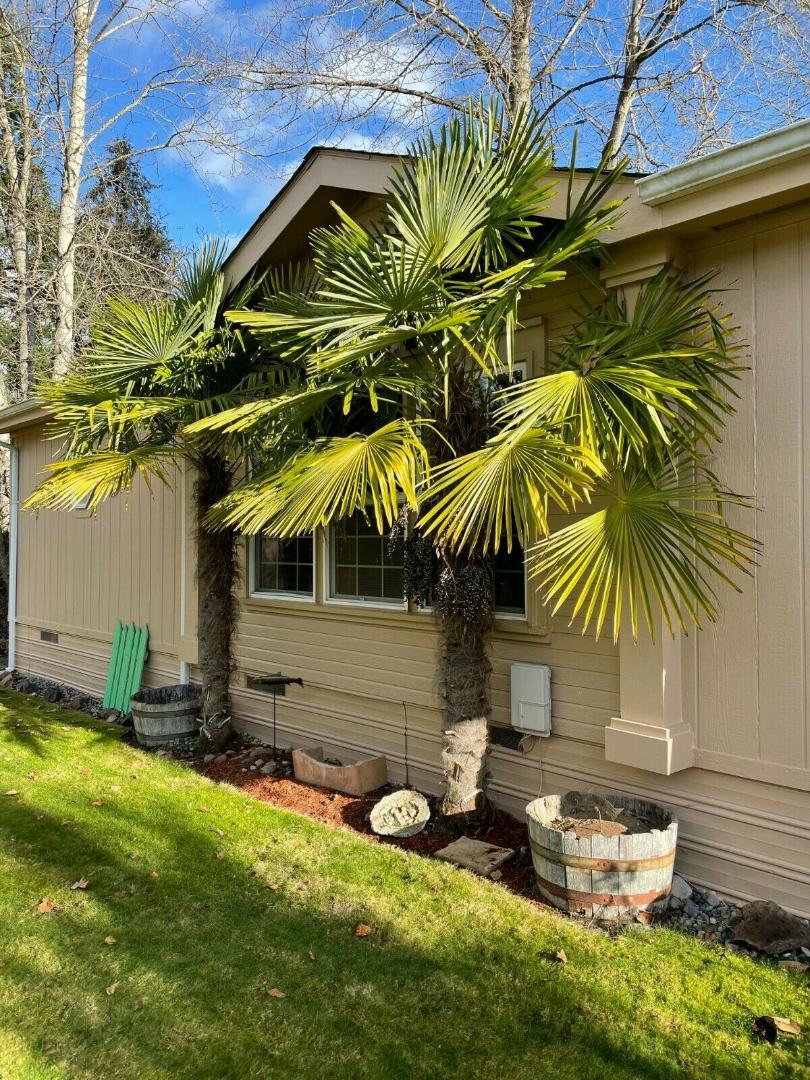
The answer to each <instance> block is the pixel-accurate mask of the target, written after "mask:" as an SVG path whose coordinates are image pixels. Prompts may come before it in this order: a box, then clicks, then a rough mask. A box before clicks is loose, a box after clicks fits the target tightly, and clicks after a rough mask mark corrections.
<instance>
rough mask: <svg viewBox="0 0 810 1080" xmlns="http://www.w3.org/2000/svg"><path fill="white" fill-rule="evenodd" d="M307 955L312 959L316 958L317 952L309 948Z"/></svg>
mask: <svg viewBox="0 0 810 1080" xmlns="http://www.w3.org/2000/svg"><path fill="white" fill-rule="evenodd" d="M307 956H308V957H309V959H310V960H314V959H315V953H314V952H313V951H312V949H310V950H309V952H308V953H307Z"/></svg>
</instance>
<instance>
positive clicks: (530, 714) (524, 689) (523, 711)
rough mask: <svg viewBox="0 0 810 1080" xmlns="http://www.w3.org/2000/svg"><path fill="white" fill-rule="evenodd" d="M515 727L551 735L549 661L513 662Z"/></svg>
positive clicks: (513, 722)
mask: <svg viewBox="0 0 810 1080" xmlns="http://www.w3.org/2000/svg"><path fill="white" fill-rule="evenodd" d="M512 727H513V728H515V729H516V730H517V731H525V732H526V733H527V734H529V735H543V736H545V735H550V734H551V668H550V667H549V666H548V664H512Z"/></svg>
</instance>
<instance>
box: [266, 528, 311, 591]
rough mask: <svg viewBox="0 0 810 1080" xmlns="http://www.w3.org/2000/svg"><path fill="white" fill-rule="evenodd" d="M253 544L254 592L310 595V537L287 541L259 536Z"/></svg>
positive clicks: (295, 537)
mask: <svg viewBox="0 0 810 1080" xmlns="http://www.w3.org/2000/svg"><path fill="white" fill-rule="evenodd" d="M254 545H255V546H254V549H253V550H254V559H255V562H254V578H253V587H254V590H255V591H256V592H263V593H277V594H280V595H286V596H312V584H313V581H314V573H313V565H314V564H313V544H312V534H310V535H309V536H294V537H292V538H291V539H289V540H279V539H278V538H277V537H275V536H265V535H263V534H262V535H260V536H257V537H256V538H255V540H254Z"/></svg>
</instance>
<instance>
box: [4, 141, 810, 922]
mask: <svg viewBox="0 0 810 1080" xmlns="http://www.w3.org/2000/svg"><path fill="white" fill-rule="evenodd" d="M394 163H395V159H394V158H392V157H388V156H385V155H373V154H367V153H360V152H355V151H339V150H327V149H315V150H312V151H311V152H310V153H309V154H308V155H307V157H306V158H305V160H304V162H303V163H302V165H301V167H300V168H299V169H298V171H297V172H296V173H295V175H294V176H293V177H292V178H291V180H290V181H289V182H288V183H287V185H286V186H285V187H284V188H283V189H282V190H281V191H280V192H279V194H278V195H277V196H276V197H275V198H274V199H273V201H272V202H271V204H270V205H269V206H268V208H267V210H266V211H265V212H264V213H263V214H262V215H261V217H260V218H259V219H258V221H257V222H256V223H255V224H254V225H253V227H252V228H251V229H250V230H249V231H248V233H247V234H246V235H245V237H244V238H243V239H242V241H241V242H240V243H239V244H238V245H237V247H236V248H235V250H234V251H233V253H232V254H231V256H230V258H229V260H228V263H227V267H226V270H227V274H228V277H229V280H230V282H231V283H235V282H237V281H238V280H240V279H241V278H243V277H244V275H246V274H247V273H248V272H250V271H251V270H252V269H253V268H254V267H259V268H264V267H266V266H269V265H273V264H278V263H284V262H287V261H289V260H290V259H293V258H296V257H300V256H303V255H305V254H306V238H307V235H308V233H309V231H310V230H311V229H312V228H313V227H314V226H316V225H320V224H324V223H327V222H329V221H331V220H333V213H334V212H333V210H332V208H331V202H332V201H335V202H337V203H339V204H341V205H342V206H344V207H345V208H347V209H348V210H350V211H351V212H352V213H353V214H355V215H356V216H358V217H360V218H361V219H363V218H369V217H372V216H373V215H374V214H375V212H377V210H378V208H379V206H380V199H381V196H382V193H383V192H384V189H385V186H386V182H387V180H388V178H389V176H390V174H391V170H392V168H393V166H394ZM577 182H582V180H581V178H580V179H579V180H578V181H577ZM621 193H622V194H623V195H624V196H626V199H627V203H626V212H625V214H624V216H623V218H622V219H621V221H620V223H619V225H618V227H617V228H616V229H615V230H614V231H613V232H612V233H611V234H610V235H609V237H608V251H609V256H610V257H609V258H608V259H606V260H605V262H604V265H603V267H602V270H601V273H602V276H603V279H604V281H605V282H607V283H608V284H612V285H620V286H622V287H623V288H625V289H627V290H632V289H633V288H634V287H636V286H638V285H639V284H640V283H642V282H643V281H644V280H645V279H647V278H648V277H650V276H651V275H653V274H654V273H655V272H656V271H657V270H658V269H659V268H660V267H661V266H662V265H663V264H664V263H665V262H667V261H668V260H674V261H675V262H676V263H678V264H680V265H682V266H685V267H687V268H688V269H689V270H690V271H693V272H694V273H696V274H697V273H702V272H704V271H706V270H709V269H716V270H717V273H718V278H717V282H718V287H719V288H721V289H722V290H724V291H723V294H722V299H723V303H724V305H725V307H726V308H727V310H730V311H731V312H732V313H733V317H734V320H735V321H736V323H737V325H738V326H739V328H740V330H739V333H740V335H741V337H742V338H743V339H744V340H745V341H746V342H747V343H748V344H749V346H750V360H749V362H750V370H748V371H746V372H745V373H744V374H743V377H742V380H741V383H740V399H739V402H738V412H737V415H736V417H735V418H733V419H732V420H731V422H730V424H729V427H728V430H727V432H726V435H725V439H724V442H723V445H722V448H721V450H720V452H719V457H718V460H717V462H716V468H717V470H718V472H719V473H720V474H721V476H722V477H723V479H724V480H725V481H726V483H727V484H728V485H729V486H730V487H731V488H732V489H733V490H735V491H738V492H741V493H744V494H747V495H751V496H753V498H754V499H755V501H756V504H757V507H758V509H757V510H756V511H755V512H752V511H742V510H741V511H738V512H737V513H738V515H739V516H738V519H737V520H738V523H740V524H742V525H743V526H744V527H746V528H747V529H748V530H749V531H753V532H754V533H756V535H757V537H758V538H759V540H760V541H761V543H762V546H763V550H764V554H763V557H762V560H761V564H760V566H759V567H758V568H757V570H756V573H755V575H754V577H753V578H752V579H751V580H748V581H745V582H744V583H743V591H742V592H741V593H739V594H738V593H735V592H734V591H733V590H731V589H728V590H725V591H724V592H723V595H722V599H723V604H724V607H723V611H722V614H721V617H720V619H719V621H718V622H717V624H715V625H712V626H710V627H708V628H706V629H705V630H703V631H700V632H692V633H691V634H690V635H689V636H688V637H684V636H678V637H676V638H671V637H670V636H668V635H667V634H666V633H661V634H658V635H656V639H655V641H654V642H653V641H652V640H651V639H649V638H644V639H642V640H641V641H640V643H639V644H634V643H633V641H632V639H631V638H630V637H629V635H625V636H624V637H623V638H622V639H621V640H620V642H619V643H618V644H617V645H614V644H613V643H612V641H610V640H607V639H604V638H603V639H600V640H598V641H596V640H594V639H593V638H592V637H590V636H582V635H581V633H580V631H579V629H578V628H577V626H576V625H573V626H569V624H568V619H567V618H566V617H565V613H564V612H563V613H561V614H560V616H554V617H552V616H550V615H549V614H548V613H547V612H546V611H545V610H544V609H543V608H542V606H541V605H540V604H539V603H538V601H537V598H536V596H535V595H534V594H533V593H532V591H531V589H527V588H526V584H525V582H524V579H523V570H522V567H521V565H520V564H519V563H518V564H517V565H516V564H515V562H514V561H511V562H510V561H509V560H504V561H502V563H501V564H500V565H499V568H498V580H497V594H498V613H497V616H498V617H497V621H496V627H495V630H494V632H493V634H492V661H493V678H492V698H493V713H492V718H491V719H492V725H493V743H494V745H493V749H492V753H491V755H490V772H491V780H490V787H489V790H490V794H491V797H492V798H493V799H494V800H495V801H496V802H497V803H499V804H500V805H502V806H505V807H506V808H508V809H510V810H512V811H514V812H515V813H520V812H521V811H522V808H523V806H524V805H525V804H526V802H527V801H528V800H530V799H531V798H533V797H534V796H536V795H537V794H538V792H543V793H553V792H563V791H566V790H569V789H571V788H587V789H591V790H594V789H595V790H605V791H611V790H613V791H622V792H626V793H629V794H632V795H637V796H640V797H643V798H650V799H655V800H658V801H660V802H663V803H665V804H666V805H667V806H669V807H671V808H673V809H674V810H675V811H676V813H677V814H678V816H679V818H680V820H681V843H680V856H679V858H680V869H681V871H682V872H683V873H685V874H686V875H688V876H689V877H690V878H692V879H693V880H695V881H697V882H699V883H701V884H703V885H707V886H711V887H713V888H715V889H717V890H718V891H720V892H721V893H723V894H725V895H728V896H731V897H734V898H737V899H753V898H769V899H773V900H775V901H777V902H779V903H780V904H782V905H784V906H785V907H787V908H789V909H791V910H793V911H796V912H799V913H802V914H805V915H810V422H809V421H808V419H807V416H808V415H810V121H805V122H803V123H799V124H796V125H794V126H792V127H789V128H786V129H783V130H780V131H776V132H773V133H771V134H768V135H765V136H763V137H761V138H758V139H754V140H751V141H749V142H746V143H742V144H740V145H737V146H735V147H732V148H731V149H728V150H723V151H720V152H718V153H715V154H711V155H709V156H707V157H705V158H702V159H699V160H696V161H692V162H689V163H687V164H684V165H680V166H677V167H675V168H672V169H668V170H665V171H663V172H660V173H658V174H656V175H653V176H649V177H644V178H641V179H638V180H635V179H633V178H630V177H628V178H625V179H624V180H622V181H621ZM564 194H565V193H564V190H563V186H562V185H561V188H560V190H559V191H558V193H557V195H556V196H555V198H554V201H553V202H552V205H551V206H550V208H549V211H548V213H549V215H550V216H554V215H555V214H558V215H560V214H562V213H563V205H564ZM587 287H588V286H587V283H585V282H584V281H582V280H578V279H577V278H575V277H570V278H569V279H567V280H566V281H564V282H562V283H559V284H556V285H554V286H552V287H549V288H547V289H545V290H542V291H540V292H537V293H535V294H533V295H532V297H531V299H530V300H529V301H528V302H527V303H526V306H525V309H524V310H523V313H522V328H521V330H520V331H519V337H518V349H517V353H518V355H517V360H518V362H519V363H520V364H521V365H523V370H524V371H525V373H526V374H527V375H532V374H538V373H540V372H542V370H543V365H544V362H545V358H546V356H547V355H548V351H549V348H550V347H551V343H553V341H554V340H555V339H556V338H558V337H559V336H560V335H561V334H562V333H563V332H564V331H565V329H566V327H568V326H569V325H570V324H571V322H572V320H573V319H574V317H575V315H574V309H575V307H576V303H577V300H578V297H579V296H580V295H581V292H582V290H583V289H585V288H587ZM46 419H47V417H46V415H45V413H44V411H43V410H42V408H41V407H40V406H38V405H37V404H36V403H24V404H21V405H16V406H13V407H11V408H8V409H6V410H4V411H3V412H2V413H0V431H2V432H5V433H6V434H7V435H8V436H9V437H10V440H11V446H12V462H13V474H12V486H13V491H12V503H13V508H12V509H13V513H12V517H13V527H12V537H11V547H12V588H11V604H10V607H11V611H10V624H9V629H10V652H11V656H10V660H9V663H10V665H11V666H14V667H16V668H17V669H18V670H20V671H23V672H30V673H35V674H39V675H43V676H47V677H49V678H53V679H57V680H60V681H62V682H65V683H68V684H70V685H72V686H75V687H77V688H80V689H82V690H85V691H89V692H95V693H99V692H100V691H101V689H102V687H103V683H104V676H105V670H106V665H107V661H108V658H109V652H110V643H111V638H112V632H113V629H114V627H115V624H116V621H117V620H118V619H124V620H127V621H129V620H134V621H135V622H136V623H138V624H143V623H147V624H148V625H149V628H150V633H151V638H150V652H149V660H148V664H147V666H146V671H145V683H146V685H150V686H155V685H161V684H164V683H170V682H176V681H178V680H181V681H185V680H188V679H189V678H191V679H194V676H195V667H194V666H195V661H196V640H195V612H196V590H197V587H198V586H197V583H196V581H195V573H194V550H193V534H194V529H193V520H192V509H191V488H192V482H193V480H192V477H190V476H188V475H186V474H185V472H183V471H182V470H180V471H178V473H177V476H176V483H175V484H174V485H173V486H172V487H161V488H158V489H156V490H154V491H152V492H151V493H150V492H149V491H148V490H147V489H146V488H145V487H144V486H140V487H137V488H136V489H135V490H134V491H133V492H132V493H131V496H130V497H129V498H128V499H123V498H118V499H116V500H114V501H112V502H111V503H109V504H107V505H105V506H104V507H103V508H102V509H101V510H100V512H99V513H98V515H96V516H91V515H90V514H88V513H87V511H83V510H81V509H78V508H77V509H75V510H73V511H71V512H64V513H56V512H52V511H47V512H44V511H43V512H40V513H38V514H33V513H29V512H26V511H22V510H19V511H18V510H17V507H18V505H19V503H20V502H21V501H23V500H24V499H25V497H26V496H27V495H28V494H29V493H30V492H31V490H32V489H33V487H34V486H35V484H36V482H37V476H38V474H39V471H40V470H41V469H42V467H43V466H44V465H45V464H46V463H47V462H48V460H49V459H51V458H52V456H53V454H54V444H53V443H52V442H49V441H48V440H47V438H46V437H45V434H44V423H45V421H46ZM241 551H242V562H243V573H242V581H241V584H240V586H239V600H240V617H239V623H238V628H237V633H236V642H235V652H236V661H237V670H236V672H235V674H234V691H233V706H234V713H235V718H236V720H237V722H238V724H239V725H240V726H242V727H244V728H245V729H247V730H249V731H251V732H253V733H254V734H258V735H262V736H264V737H267V736H268V732H269V725H270V723H271V719H272V716H273V699H272V698H271V696H270V695H269V694H268V692H267V690H266V688H265V687H263V686H262V685H261V683H260V681H258V679H257V677H260V676H262V675H267V674H270V673H274V672H278V671H282V672H284V673H285V674H288V675H292V676H300V677H301V678H302V679H303V682H304V685H303V687H291V688H290V689H289V690H288V692H287V693H286V694H285V695H284V696H283V697H280V698H279V699H278V702H277V723H278V732H279V741H280V742H281V743H282V744H286V745H289V744H298V745H312V744H323V745H324V747H325V748H326V750H327V752H329V753H333V754H337V755H341V754H345V753H350V752H367V751H374V752H384V753H385V754H386V755H387V757H388V761H389V767H390V773H391V775H392V777H393V778H394V779H396V780H405V779H406V777H407V779H409V780H410V782H411V783H413V784H414V785H416V786H418V787H420V788H422V789H424V790H428V791H439V790H440V789H441V765H440V756H439V755H440V744H441V712H440V708H439V700H438V694H437V688H436V680H435V669H436V656H437V630H436V623H435V620H434V616H433V615H432V614H431V613H430V612H426V611H421V610H417V609H415V608H414V607H413V606H408V605H406V604H404V603H403V601H402V600H401V596H402V587H401V578H402V569H401V566H398V565H397V561H396V558H395V557H394V556H392V555H391V553H390V552H389V551H388V550H387V549H386V548H385V546H384V545H383V543H382V541H380V539H379V537H375V536H374V535H373V534H368V533H366V531H365V530H364V528H363V526H362V523H360V524H358V523H357V522H350V523H348V524H343V525H341V526H340V527H338V528H335V529H333V530H328V531H319V532H318V533H317V534H316V535H315V536H314V537H307V538H303V539H301V540H298V541H291V542H288V543H285V544H282V545H279V544H277V543H276V542H274V541H272V540H269V539H267V538H261V537H260V538H256V539H246V540H244V542H243V543H242V544H241ZM516 663H530V664H542V665H548V666H549V667H550V669H551V734H550V736H549V737H548V738H537V739H532V738H529V739H523V740H520V741H519V739H518V738H517V737H516V735H515V732H514V729H513V728H512V726H511V708H510V673H511V668H512V665H513V664H516Z"/></svg>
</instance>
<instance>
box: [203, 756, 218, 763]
mask: <svg viewBox="0 0 810 1080" xmlns="http://www.w3.org/2000/svg"><path fill="white" fill-rule="evenodd" d="M216 756H217V755H216V754H206V755H205V757H204V758H203V762H204V764H206V765H210V764H211V762H212V761H213V760H214V758H215V757H216Z"/></svg>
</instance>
